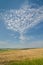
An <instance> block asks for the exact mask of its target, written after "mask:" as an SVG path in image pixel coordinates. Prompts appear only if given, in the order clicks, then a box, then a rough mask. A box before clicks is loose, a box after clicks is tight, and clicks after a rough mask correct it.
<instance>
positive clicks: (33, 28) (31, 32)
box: [0, 0, 43, 48]
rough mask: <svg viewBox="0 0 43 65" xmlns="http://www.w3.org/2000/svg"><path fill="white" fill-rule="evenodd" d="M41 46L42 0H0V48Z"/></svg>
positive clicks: (42, 39)
mask: <svg viewBox="0 0 43 65" xmlns="http://www.w3.org/2000/svg"><path fill="white" fill-rule="evenodd" d="M33 47H34V48H35V47H43V0H0V48H33Z"/></svg>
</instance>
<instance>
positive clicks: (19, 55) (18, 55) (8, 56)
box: [0, 48, 43, 62]
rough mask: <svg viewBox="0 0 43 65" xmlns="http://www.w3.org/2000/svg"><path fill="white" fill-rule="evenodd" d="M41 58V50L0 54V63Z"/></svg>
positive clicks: (42, 49) (12, 51) (42, 52)
mask: <svg viewBox="0 0 43 65" xmlns="http://www.w3.org/2000/svg"><path fill="white" fill-rule="evenodd" d="M33 58H43V48H40V49H39V48H38V49H27V50H8V51H5V52H0V62H5V61H6V62H7V61H8V62H9V61H14V60H15V61H16V60H18V61H19V60H25V59H33Z"/></svg>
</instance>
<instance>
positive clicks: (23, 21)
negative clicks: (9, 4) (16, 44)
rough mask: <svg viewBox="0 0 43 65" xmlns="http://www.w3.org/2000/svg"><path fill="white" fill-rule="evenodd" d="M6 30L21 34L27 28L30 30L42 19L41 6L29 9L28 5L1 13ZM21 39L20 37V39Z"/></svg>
mask: <svg viewBox="0 0 43 65" xmlns="http://www.w3.org/2000/svg"><path fill="white" fill-rule="evenodd" d="M1 15H2V18H3V20H4V22H5V24H6V27H7V28H8V29H11V30H14V31H18V32H19V33H20V35H21V34H23V33H24V31H25V30H26V29H27V28H28V29H30V28H32V27H34V26H35V25H37V24H38V23H40V22H41V20H42V19H43V6H41V7H39V8H31V7H30V5H28V4H27V5H23V6H22V7H21V8H20V9H10V10H7V11H5V12H4V13H1ZM20 38H21V39H22V38H23V37H22V36H21V37H20Z"/></svg>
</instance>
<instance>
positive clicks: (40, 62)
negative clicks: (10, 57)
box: [3, 59, 43, 65]
mask: <svg viewBox="0 0 43 65" xmlns="http://www.w3.org/2000/svg"><path fill="white" fill-rule="evenodd" d="M3 64H4V65H43V59H34V60H24V61H9V62H4V63H3Z"/></svg>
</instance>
